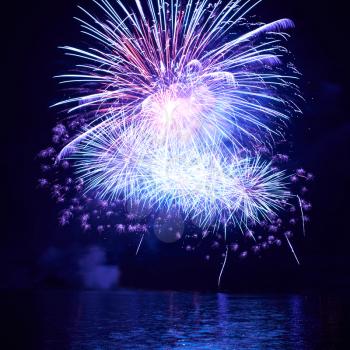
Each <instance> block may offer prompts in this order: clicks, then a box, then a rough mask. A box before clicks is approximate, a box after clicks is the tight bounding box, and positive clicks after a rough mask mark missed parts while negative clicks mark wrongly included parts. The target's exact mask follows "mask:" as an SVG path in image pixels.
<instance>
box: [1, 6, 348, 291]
mask: <svg viewBox="0 0 350 350" xmlns="http://www.w3.org/2000/svg"><path fill="white" fill-rule="evenodd" d="M344 3H345V2H344ZM79 4H83V5H84V4H86V6H87V7H88V8H89V6H90V2H89V1H83V0H82V1H79ZM10 6H12V7H13V8H11V9H7V10H5V11H3V18H2V21H3V22H4V29H3V30H2V43H1V46H2V49H3V51H4V52H3V54H2V56H3V57H4V58H5V63H4V64H3V65H2V85H3V88H4V90H5V97H4V95H2V96H3V97H4V99H3V103H2V111H3V112H2V119H1V122H2V142H3V147H2V157H3V163H4V171H5V179H4V181H2V188H3V191H2V210H1V212H2V213H3V219H2V223H3V224H2V227H1V228H2V229H1V238H0V242H1V244H0V266H1V267H0V272H1V280H0V287H3V288H10V289H11V288H41V287H64V288H66V287H80V284H79V283H78V282H77V277H76V271H75V267H76V261H77V257H78V256H80V254H81V252H82V251H83V250H84V247H86V246H89V245H100V246H101V247H103V249H104V250H105V252H106V254H107V263H108V264H111V265H112V264H118V266H119V268H120V271H121V274H122V275H121V276H122V277H121V281H120V283H121V284H122V285H125V286H133V287H149V288H177V289H182V288H193V289H207V288H215V286H216V282H217V275H218V272H219V269H220V266H219V261H217V262H215V261H211V262H210V263H206V262H204V260H203V259H202V258H201V257H200V256H199V254H197V253H195V254H193V255H190V256H189V255H188V254H186V253H185V252H184V251H183V250H180V249H179V247H178V246H177V245H174V246H172V245H165V244H161V243H159V242H157V240H156V239H150V240H149V241H148V242H147V243H146V244H145V246H144V247H143V250H142V254H140V255H139V256H138V257H137V258H135V254H134V245H135V242H131V243H130V244H132V245H133V246H132V247H130V246H128V242H118V241H117V240H113V239H111V240H104V241H101V240H99V239H97V238H96V237H95V238H93V237H86V236H84V235H82V234H81V232H80V231H79V229H78V228H77V227H75V226H70V227H65V228H60V227H58V224H57V207H56V205H55V203H54V202H53V201H51V199H50V198H49V196H48V195H47V193H45V192H42V191H40V190H39V189H38V188H37V178H38V174H39V172H38V162H37V161H36V159H35V158H36V154H37V153H38V152H39V151H40V150H41V149H42V148H44V147H46V146H47V145H48V144H49V142H50V135H51V134H50V130H51V128H52V127H53V126H54V124H55V122H56V120H58V118H59V113H58V110H57V109H51V108H49V106H50V105H51V104H53V103H54V102H57V101H58V99H59V98H60V97H61V96H62V94H61V93H60V88H59V86H58V84H57V82H56V81H54V79H52V76H54V75H56V74H59V73H62V72H63V71H64V70H65V69H66V68H67V67H68V65H69V63H70V61H69V60H66V58H65V57H64V55H63V52H61V51H60V50H59V49H58V48H57V47H58V46H60V45H65V44H78V43H79V41H80V40H81V35H80V33H79V26H78V23H77V22H76V21H74V20H73V17H74V16H77V15H79V11H78V9H77V7H76V2H75V1H72V0H60V1H47V0H45V1H43V0H39V1H35V2H30V1H19V2H12V3H11V5H10ZM255 14H257V15H258V18H259V19H261V20H263V21H264V22H268V21H270V20H274V19H278V18H283V17H288V18H291V19H292V20H294V22H295V24H296V28H295V29H294V30H292V31H291V34H292V38H291V40H290V41H289V43H288V48H289V49H290V50H291V51H292V52H293V54H294V57H295V63H296V65H297V67H298V69H299V70H300V71H301V72H302V73H303V78H302V82H301V87H302V91H303V93H304V96H305V99H306V102H305V104H304V105H303V106H302V108H303V110H304V116H303V118H297V119H295V120H294V121H293V125H292V127H291V128H290V131H291V139H292V140H293V142H294V151H293V160H294V161H295V163H296V164H297V165H298V166H301V167H304V168H306V169H307V170H308V171H311V172H312V173H314V174H315V177H316V178H315V181H314V183H313V185H312V193H311V199H312V203H313V211H312V214H311V219H312V222H311V224H310V225H309V226H308V229H307V237H306V239H305V240H301V241H300V242H299V241H298V242H297V245H296V249H297V251H298V254H299V257H300V260H301V262H302V264H301V266H299V267H298V266H297V265H296V263H295V261H294V260H293V256H292V255H291V253H290V251H289V250H288V249H287V248H281V249H280V250H279V251H273V252H270V253H269V252H268V253H266V254H265V255H264V258H263V259H261V260H258V259H251V260H247V261H243V262H242V261H238V260H235V261H229V262H228V265H227V269H226V270H225V275H224V278H223V288H225V289H230V290H241V289H247V290H265V289H269V290H271V289H272V290H279V289H287V290H295V289H296V290H299V289H315V288H316V289H318V288H322V289H342V288H344V287H350V255H349V248H350V230H349V204H348V203H349V191H348V188H349V181H348V180H349V171H350V168H349V151H350V120H349V117H348V109H347V108H346V107H348V103H346V100H349V97H348V96H350V94H349V90H348V86H349V81H348V74H347V72H348V66H349V62H348V57H349V56H348V54H347V52H346V51H347V46H348V41H349V40H348V36H347V33H348V27H347V23H348V18H347V17H346V16H347V11H346V10H345V5H342V2H341V1H333V2H326V1H319V0H308V1H301V0H297V1H295V0H284V1H277V0H265V1H264V2H263V4H262V5H260V6H258V7H257V8H256V10H255ZM53 250H54V251H55V252H56V253H55V254H56V260H55V262H54V263H52V262H49V263H47V261H48V260H47V259H48V258H47V257H48V256H49V255H50V252H52V251H53ZM48 265H49V266H48Z"/></svg>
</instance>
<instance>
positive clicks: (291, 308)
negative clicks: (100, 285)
mask: <svg viewBox="0 0 350 350" xmlns="http://www.w3.org/2000/svg"><path fill="white" fill-rule="evenodd" d="M1 303H2V304H3V306H4V308H5V310H6V320H4V321H5V322H6V323H7V327H8V331H7V333H6V336H7V340H8V341H9V345H10V346H11V343H12V346H11V347H7V348H6V349H17V348H18V349H21V348H23V349H35V350H41V349H45V350H46V349H50V350H51V349H59V350H64V349H71V350H82V349H87V350H102V349H103V350H106V349H201V350H205V349H230V350H231V349H237V350H244V349H249V350H252V349H253V350H255V349H257V350H265V349H266V350H275V349H284V350H289V349H290V350H310V349H350V347H348V346H347V344H350V342H349V343H347V341H349V333H350V323H349V324H348V321H349V320H350V318H349V304H348V303H347V301H346V300H343V299H342V298H336V297H320V296H302V295H282V296H281V295H279V296H273V295H235V294H225V293H217V294H215V293H211V294H210V293H208V294H206V293H196V292H171V291H169V292H159V291H156V292H155V291H128V290H124V291H82V292H78V291H75V292H72V291H45V292H36V293H25V292H22V293H6V294H5V295H3V296H2V302H1ZM2 316H3V317H2V318H4V317H5V314H3V315H2ZM346 343H347V344H346Z"/></svg>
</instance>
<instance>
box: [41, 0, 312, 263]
mask: <svg viewBox="0 0 350 350" xmlns="http://www.w3.org/2000/svg"><path fill="white" fill-rule="evenodd" d="M260 2H261V1H260V0H247V1H240V0H229V1H227V3H226V4H224V3H223V2H221V1H219V2H217V3H211V2H209V1H207V0H202V1H192V0H190V1H188V2H186V3H183V2H181V1H178V0H170V1H168V2H165V1H164V0H157V1H154V0H148V1H144V2H142V3H141V1H140V0H135V2H134V4H133V6H130V8H129V7H128V6H126V4H124V3H123V2H122V1H120V0H115V1H113V3H112V2H108V1H107V0H96V1H94V3H95V5H96V11H95V12H88V11H86V10H85V9H83V8H80V10H81V11H82V12H83V18H82V19H78V21H79V22H80V24H81V28H82V33H84V35H86V36H87V37H88V38H89V40H90V42H91V45H90V46H89V47H86V48H77V47H72V46H64V47H62V49H63V50H64V51H65V53H66V54H67V55H69V56H73V58H74V59H75V60H76V62H77V64H76V65H75V67H74V68H73V69H72V70H71V71H70V72H69V73H68V74H64V75H60V76H58V77H57V78H58V79H60V82H61V84H64V85H68V86H69V90H68V91H69V92H70V96H72V97H69V98H68V99H65V100H63V101H61V102H59V103H57V104H55V106H58V107H60V108H61V109H64V110H65V111H66V112H67V114H68V116H67V119H66V121H65V122H62V123H61V124H59V125H57V126H56V127H55V128H54V130H53V132H54V136H53V142H54V143H55V144H56V145H57V147H54V148H53V147H50V148H48V149H46V150H44V151H42V152H41V153H40V154H39V156H40V158H42V159H50V161H51V163H52V164H48V163H47V162H46V163H45V164H43V165H42V170H43V172H44V173H48V172H49V171H50V170H53V173H54V174H55V175H54V179H51V180H50V179H47V178H44V177H43V178H41V179H40V181H39V184H40V186H41V187H50V188H52V195H53V197H54V198H55V199H56V200H57V201H58V202H59V203H65V202H67V203H68V202H69V203H70V205H69V206H68V207H67V208H66V209H64V210H63V212H62V215H61V217H60V223H61V224H62V225H65V224H66V223H68V222H69V221H70V220H71V219H72V217H73V216H74V212H76V213H80V214H79V215H80V220H81V224H82V228H83V229H84V230H89V229H91V224H90V223H89V220H90V218H91V216H94V215H95V214H96V212H98V213H99V214H96V215H95V216H97V217H101V215H102V214H101V211H103V213H104V215H105V220H106V221H108V220H109V219H110V218H111V217H113V215H114V214H115V210H116V208H117V207H118V206H120V205H122V206H123V205H124V207H125V203H127V205H126V207H128V208H129V209H130V208H131V207H132V208H134V211H133V214H132V213H129V214H128V215H127V218H128V220H129V221H130V220H131V221H133V220H136V219H138V220H141V219H142V218H144V217H145V216H147V215H150V213H153V214H151V215H153V217H154V216H157V213H159V212H164V211H165V212H168V213H172V212H173V213H176V214H174V215H175V216H176V217H177V216H180V217H182V219H183V220H185V221H188V222H191V223H192V224H195V225H196V226H197V227H198V228H199V229H201V230H203V232H202V238H206V237H207V236H208V230H213V231H215V230H218V229H219V228H220V227H224V232H225V238H226V231H227V229H228V227H235V228H237V227H238V228H239V229H240V230H241V231H242V232H243V233H244V232H246V231H247V232H250V234H249V235H248V236H249V239H252V240H253V241H254V245H253V248H252V251H253V252H254V253H257V252H260V251H261V249H264V244H265V245H266V246H268V245H269V244H270V245H271V244H272V243H271V242H277V243H278V242H279V243H280V242H281V240H279V239H277V238H275V236H272V235H271V232H272V233H273V234H274V235H276V234H277V233H276V232H277V231H281V235H283V237H285V238H286V240H287V243H288V244H290V240H289V238H291V236H290V235H286V234H285V232H290V231H286V225H284V224H283V223H282V222H283V220H282V219H280V218H279V217H278V216H277V215H276V213H279V212H281V210H282V211H284V212H291V213H293V215H294V212H295V210H293V211H292V209H291V208H294V209H295V207H294V204H293V203H292V202H293V201H295V199H297V203H299V204H300V207H301V209H302V210H303V208H304V209H305V210H308V209H309V207H308V205H309V206H310V204H309V203H307V202H306V201H304V199H302V198H301V197H300V196H302V195H304V194H305V192H306V191H307V189H306V187H305V186H304V187H303V188H302V190H301V192H297V193H296V192H295V191H293V186H294V185H293V183H294V182H298V181H300V179H304V180H305V181H309V180H311V178H312V175H311V174H308V173H306V172H305V171H304V170H302V169H301V170H300V169H299V170H298V171H297V172H296V173H295V175H293V176H292V177H290V176H289V175H287V173H288V172H287V171H285V170H283V168H282V165H283V164H285V162H286V161H287V160H288V156H286V155H282V154H278V153H276V151H275V149H276V144H278V143H280V142H281V141H285V129H286V127H287V124H288V122H289V120H290V118H291V117H292V116H294V115H297V114H299V113H300V109H299V108H298V106H297V104H296V103H295V101H297V100H300V95H299V91H298V87H297V85H296V82H297V79H298V77H299V73H298V71H297V70H296V69H295V67H294V66H293V65H292V64H291V63H288V51H287V50H286V49H285V47H284V43H285V42H286V39H287V38H288V35H287V34H286V33H285V31H286V30H288V29H289V28H291V27H293V22H292V21H291V20H289V19H281V20H277V21H274V22H272V23H268V24H265V23H251V22H249V21H247V20H246V19H245V18H246V16H247V15H248V13H249V12H250V11H251V10H252V9H253V8H254V7H255V6H256V5H257V4H258V3H260ZM95 13H96V14H95ZM71 164H72V165H73V169H74V171H73V172H70V175H69V177H67V178H66V179H65V180H64V181H63V183H62V181H60V180H58V177H57V173H58V169H62V168H63V169H64V170H65V171H67V169H68V170H69V169H70V166H71ZM301 171H302V172H303V173H301ZM287 177H288V179H290V180H291V181H289V180H287ZM288 182H291V183H292V186H289V185H288ZM72 189H73V190H72ZM304 189H305V190H304ZM72 192H74V195H73V194H72ZM298 195H299V196H298ZM96 201H97V204H96ZM121 203H122V204H121ZM123 203H124V204H123ZM136 207H137V210H136V214H135V208H136ZM306 207H307V208H306ZM96 208H97V209H96ZM81 212H84V214H81ZM140 213H142V215H140ZM302 213H303V212H302ZM305 217H306V218H307V216H305ZM305 217H304V215H303V225H304V219H305ZM288 220H289V219H288ZM292 220H294V221H293V222H292ZM156 221H157V220H156ZM296 222H297V219H296V218H295V217H294V216H293V218H292V219H290V220H289V224H291V225H294V224H295V223H296ZM159 225H160V224H159ZM159 225H158V226H159ZM107 226H109V227H107ZM146 226H147V225H146ZM146 226H145V223H143V224H136V223H133V224H129V225H126V224H123V223H119V224H117V225H115V224H114V225H112V224H108V225H106V224H100V225H98V226H97V229H96V230H97V231H98V232H99V233H103V232H106V231H107V229H108V228H111V227H115V230H116V231H117V232H118V233H119V234H121V233H124V232H140V233H142V238H141V240H140V244H141V242H142V240H143V237H144V233H145V232H146V231H147V229H146V228H145V227H146ZM178 226H179V227H182V224H181V225H178ZM159 227H163V226H162V225H160V226H159ZM250 227H254V228H255V229H256V228H257V227H260V228H261V230H262V231H264V232H265V235H266V237H267V239H266V241H265V242H263V241H262V238H260V241H261V242H260V243H259V242H258V241H259V239H258V238H257V239H256V238H255V235H254V234H253V233H252V231H251V230H250ZM282 231H283V233H282ZM177 235H178V236H179V237H181V233H179V232H177ZM258 237H263V233H261V234H260V235H259V236H258ZM271 237H274V238H273V239H272V238H271ZM277 243H276V244H277ZM279 243H278V244H277V245H279ZM140 244H139V245H138V248H137V252H138V251H139V248H140ZM230 247H231V248H230V249H229V246H228V245H227V244H226V243H225V252H226V253H225V254H226V255H225V261H226V258H227V252H228V251H231V250H232V251H239V249H238V248H237V247H238V244H236V243H233V242H231V246H230ZM189 250H191V249H189ZM293 252H294V251H293ZM246 255H247V251H241V252H240V256H241V257H245V256H246Z"/></svg>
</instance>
